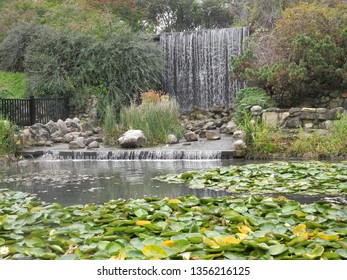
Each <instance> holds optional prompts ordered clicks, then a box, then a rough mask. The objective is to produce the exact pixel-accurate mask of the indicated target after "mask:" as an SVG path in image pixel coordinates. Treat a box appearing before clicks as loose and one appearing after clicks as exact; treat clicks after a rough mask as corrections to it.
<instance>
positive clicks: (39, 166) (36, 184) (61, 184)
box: [0, 160, 230, 206]
mask: <svg viewBox="0 0 347 280" xmlns="http://www.w3.org/2000/svg"><path fill="white" fill-rule="evenodd" d="M222 165H224V166H225V165H230V162H227V161H218V160H217V161H163V160H161V161H26V162H21V164H20V165H17V166H14V167H11V168H8V169H7V170H6V171H3V173H4V176H3V177H4V179H3V181H4V182H3V183H2V184H1V183H0V184H1V188H7V189H11V190H16V191H23V192H29V193H33V194H36V195H37V196H38V197H40V198H41V199H42V200H43V201H45V202H58V203H60V204H62V205H64V206H66V205H74V204H85V203H104V202H106V201H108V200H111V199H118V198H124V199H127V198H142V197H146V196H147V197H169V198H174V197H177V196H182V195H186V194H194V195H196V196H199V197H201V196H217V195H218V193H217V192H215V191H212V190H191V189H189V188H187V187H186V186H183V185H177V184H168V183H163V182H159V181H156V180H153V178H154V177H156V176H159V175H165V174H170V173H179V172H183V171H188V170H200V169H208V168H213V167H218V166H222Z"/></svg>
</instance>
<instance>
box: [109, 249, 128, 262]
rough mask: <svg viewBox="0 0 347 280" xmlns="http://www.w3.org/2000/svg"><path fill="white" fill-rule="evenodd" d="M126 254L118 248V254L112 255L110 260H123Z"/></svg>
mask: <svg viewBox="0 0 347 280" xmlns="http://www.w3.org/2000/svg"><path fill="white" fill-rule="evenodd" d="M126 257H127V255H126V253H125V252H124V250H120V252H119V254H118V255H116V256H112V257H111V258H110V260H119V261H124V260H125V259H126Z"/></svg>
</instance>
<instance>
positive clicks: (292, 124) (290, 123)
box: [285, 116, 301, 128]
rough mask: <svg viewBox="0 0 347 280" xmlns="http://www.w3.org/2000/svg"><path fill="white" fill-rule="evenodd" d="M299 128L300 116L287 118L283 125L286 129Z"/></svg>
mask: <svg viewBox="0 0 347 280" xmlns="http://www.w3.org/2000/svg"><path fill="white" fill-rule="evenodd" d="M300 126H301V119H300V116H296V117H293V118H288V120H287V121H286V123H285V127H287V128H299V127H300Z"/></svg>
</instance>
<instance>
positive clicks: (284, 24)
mask: <svg viewBox="0 0 347 280" xmlns="http://www.w3.org/2000/svg"><path fill="white" fill-rule="evenodd" d="M330 2H331V3H330V4H327V3H326V2H325V1H319V0H315V1H313V2H312V3H300V4H299V5H297V6H295V7H293V8H290V9H287V10H286V11H285V12H284V14H283V16H282V18H281V19H279V20H278V21H277V22H276V27H275V29H274V30H273V31H271V32H263V31H261V32H255V33H254V34H253V36H252V42H251V43H250V44H249V49H248V51H246V52H245V53H244V55H243V56H241V57H235V58H233V59H232V64H233V69H232V74H233V76H234V77H235V78H241V79H243V80H245V81H247V83H248V84H249V85H253V86H254V85H256V86H259V87H261V88H263V89H264V90H266V92H268V93H269V94H270V95H271V96H272V97H273V99H274V100H275V101H276V102H277V104H278V105H279V106H280V107H292V106H300V105H301V103H302V101H304V100H305V99H310V100H318V99H320V97H321V96H324V95H326V94H327V93H330V92H335V91H340V92H343V91H345V90H346V89H347V75H346V73H347V63H346V58H347V29H346V25H347V16H346V13H345V11H346V9H347V3H343V2H342V3H341V2H340V1H330ZM312 106H319V104H312Z"/></svg>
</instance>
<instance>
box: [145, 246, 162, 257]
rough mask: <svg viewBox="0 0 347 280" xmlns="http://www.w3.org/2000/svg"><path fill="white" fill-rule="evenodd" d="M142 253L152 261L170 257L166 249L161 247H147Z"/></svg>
mask: <svg viewBox="0 0 347 280" xmlns="http://www.w3.org/2000/svg"><path fill="white" fill-rule="evenodd" d="M142 253H143V254H144V255H145V256H146V257H148V258H150V259H152V258H158V259H163V258H166V257H167V256H168V254H167V253H166V251H165V250H164V248H162V247H160V246H159V245H145V246H144V247H143V249H142Z"/></svg>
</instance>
